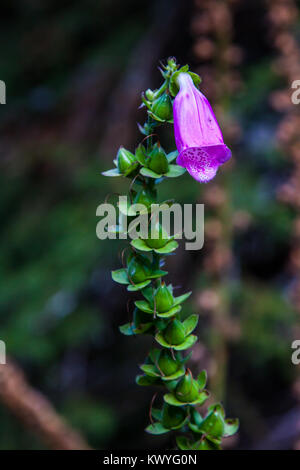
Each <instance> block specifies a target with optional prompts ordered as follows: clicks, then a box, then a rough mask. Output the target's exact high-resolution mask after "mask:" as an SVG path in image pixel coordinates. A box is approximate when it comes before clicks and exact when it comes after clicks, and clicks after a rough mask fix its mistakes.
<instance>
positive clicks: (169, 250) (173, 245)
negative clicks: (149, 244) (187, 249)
mask: <svg viewBox="0 0 300 470" xmlns="http://www.w3.org/2000/svg"><path fill="white" fill-rule="evenodd" d="M176 248H178V243H177V242H176V241H175V240H171V241H170V242H168V243H167V244H166V245H165V246H163V247H162V248H156V249H155V250H154V251H155V252H156V253H159V254H167V253H172V251H174V250H176Z"/></svg>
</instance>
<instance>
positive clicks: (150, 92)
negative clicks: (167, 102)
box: [145, 88, 155, 101]
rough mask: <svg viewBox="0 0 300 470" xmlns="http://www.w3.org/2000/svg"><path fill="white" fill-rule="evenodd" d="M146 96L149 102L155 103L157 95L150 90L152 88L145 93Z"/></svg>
mask: <svg viewBox="0 0 300 470" xmlns="http://www.w3.org/2000/svg"><path fill="white" fill-rule="evenodd" d="M145 95H146V98H147V100H149V101H153V100H154V98H155V93H154V92H153V91H152V90H150V88H148V90H146V91H145Z"/></svg>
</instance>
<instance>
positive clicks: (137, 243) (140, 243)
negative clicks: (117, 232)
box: [131, 238, 152, 251]
mask: <svg viewBox="0 0 300 470" xmlns="http://www.w3.org/2000/svg"><path fill="white" fill-rule="evenodd" d="M131 245H132V246H133V248H135V249H136V250H140V251H152V248H150V247H149V246H148V245H146V243H145V242H144V240H142V239H141V238H137V239H136V240H132V242H131Z"/></svg>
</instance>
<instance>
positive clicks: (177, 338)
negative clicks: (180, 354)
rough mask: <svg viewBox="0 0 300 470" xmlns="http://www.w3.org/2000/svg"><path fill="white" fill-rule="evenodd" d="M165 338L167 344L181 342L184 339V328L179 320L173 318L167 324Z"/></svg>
mask: <svg viewBox="0 0 300 470" xmlns="http://www.w3.org/2000/svg"><path fill="white" fill-rule="evenodd" d="M164 337H165V339H166V340H167V341H168V343H169V344H175V345H176V344H181V343H183V341H184V339H185V329H184V327H183V325H182V323H181V322H180V321H179V320H176V319H175V320H173V321H172V322H171V323H169V325H168V326H167V329H166V332H165V334H164Z"/></svg>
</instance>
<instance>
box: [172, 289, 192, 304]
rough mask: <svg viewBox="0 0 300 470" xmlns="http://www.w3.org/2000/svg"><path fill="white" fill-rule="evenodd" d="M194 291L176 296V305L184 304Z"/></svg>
mask: <svg viewBox="0 0 300 470" xmlns="http://www.w3.org/2000/svg"><path fill="white" fill-rule="evenodd" d="M191 293H192V292H187V293H186V294H183V295H180V296H179V297H175V298H174V305H179V304H182V302H184V301H185V300H186V299H188V298H189V296H190V295H191Z"/></svg>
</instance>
